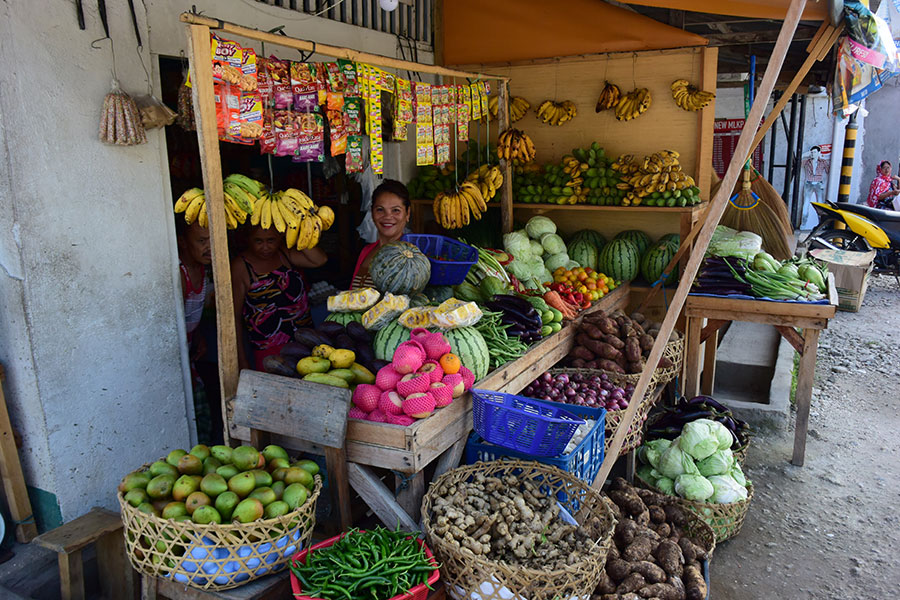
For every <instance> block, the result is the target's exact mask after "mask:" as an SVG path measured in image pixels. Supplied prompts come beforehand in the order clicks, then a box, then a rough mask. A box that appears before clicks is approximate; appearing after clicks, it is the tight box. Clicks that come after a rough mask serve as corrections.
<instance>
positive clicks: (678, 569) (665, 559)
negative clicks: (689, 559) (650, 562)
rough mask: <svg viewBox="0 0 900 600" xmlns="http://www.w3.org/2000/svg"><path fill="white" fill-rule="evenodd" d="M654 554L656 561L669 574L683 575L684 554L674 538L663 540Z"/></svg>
mask: <svg viewBox="0 0 900 600" xmlns="http://www.w3.org/2000/svg"><path fill="white" fill-rule="evenodd" d="M653 556H654V557H655V558H656V563H657V564H658V565H659V566H661V567H662V568H663V569H665V571H666V573H668V574H669V575H681V573H682V565H684V556H683V555H682V554H681V548H680V547H679V546H678V544H676V543H675V542H673V541H672V540H663V541H661V542H660V543H659V546H657V547H656V552H654V554H653Z"/></svg>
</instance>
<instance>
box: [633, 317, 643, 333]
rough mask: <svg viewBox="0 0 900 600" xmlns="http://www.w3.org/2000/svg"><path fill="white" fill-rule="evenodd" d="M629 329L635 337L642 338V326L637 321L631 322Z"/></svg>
mask: <svg viewBox="0 0 900 600" xmlns="http://www.w3.org/2000/svg"><path fill="white" fill-rule="evenodd" d="M631 328H632V329H633V330H634V333H635V335H637V336H642V335H644V326H643V325H641V324H640V323H638V322H637V321H634V320H632V321H631Z"/></svg>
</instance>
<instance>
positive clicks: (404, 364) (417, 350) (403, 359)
mask: <svg viewBox="0 0 900 600" xmlns="http://www.w3.org/2000/svg"><path fill="white" fill-rule="evenodd" d="M424 362H425V350H424V349H423V348H422V344H420V343H419V342H416V341H413V340H410V341H408V342H403V343H402V344H400V345H399V346H397V350H395V351H394V359H393V360H392V361H391V366H392V367H394V370H395V371H397V372H398V373H400V374H401V375H406V374H407V373H413V372H415V371H416V369H418V368H419V367H421V366H422V364H423V363H424Z"/></svg>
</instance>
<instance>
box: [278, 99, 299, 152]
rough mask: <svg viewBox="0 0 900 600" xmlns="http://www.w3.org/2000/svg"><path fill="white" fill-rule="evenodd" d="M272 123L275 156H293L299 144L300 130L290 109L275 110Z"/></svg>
mask: <svg viewBox="0 0 900 600" xmlns="http://www.w3.org/2000/svg"><path fill="white" fill-rule="evenodd" d="M272 125H273V126H274V129H275V156H294V154H295V153H296V152H297V146H298V145H299V144H300V132H299V131H298V130H297V127H296V124H295V122H294V113H293V111H290V110H276V111H275V116H274V120H273V121H272Z"/></svg>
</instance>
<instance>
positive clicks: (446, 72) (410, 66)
mask: <svg viewBox="0 0 900 600" xmlns="http://www.w3.org/2000/svg"><path fill="white" fill-rule="evenodd" d="M180 18H181V21H182V22H183V23H188V24H191V25H203V26H204V27H207V28H208V29H215V30H218V31H223V32H225V33H230V34H232V35H239V36H241V37H245V38H247V39H251V40H256V41H258V42H265V43H266V44H274V45H276V46H283V47H285V48H293V49H294V50H301V51H303V52H315V53H316V54H322V55H324V56H330V57H332V58H341V59H344V60H351V61H353V62H361V63H366V64H369V65H374V66H376V67H385V68H388V69H401V70H406V71H417V72H419V73H431V74H432V75H443V76H445V77H462V78H466V79H496V80H501V81H509V78H508V77H503V76H500V75H489V74H487V73H471V72H469V71H457V70H455V69H447V68H444V67H440V66H437V65H425V64H422V63H416V62H410V61H408V60H400V59H399V58H391V57H389V56H381V55H379V54H370V53H368V52H358V51H356V50H351V49H350V48H342V47H340V46H329V45H328V44H320V43H318V42H310V41H307V40H298V39H296V38H292V37H289V36H284V35H276V34H274V33H267V32H265V31H260V30H258V29H251V28H250V27H244V26H243V25H238V24H236V23H229V22H228V21H223V20H221V19H214V18H211V17H204V16H202V15H197V14H194V13H190V12H186V13H181V17H180Z"/></svg>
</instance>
